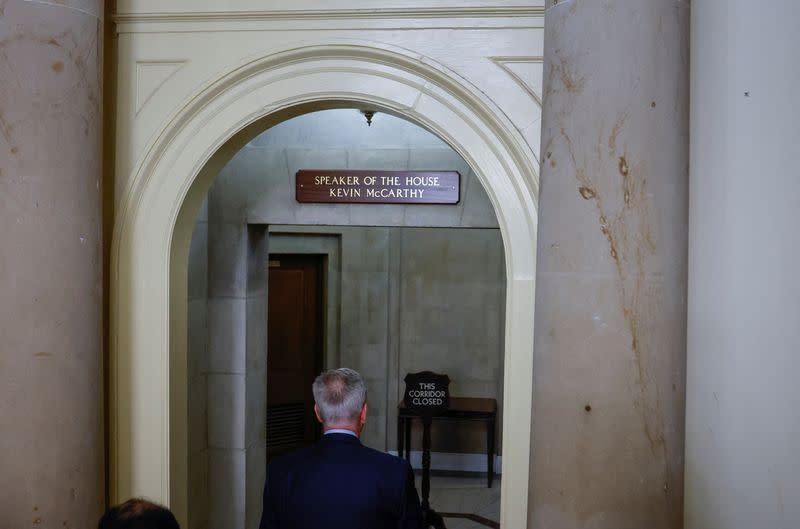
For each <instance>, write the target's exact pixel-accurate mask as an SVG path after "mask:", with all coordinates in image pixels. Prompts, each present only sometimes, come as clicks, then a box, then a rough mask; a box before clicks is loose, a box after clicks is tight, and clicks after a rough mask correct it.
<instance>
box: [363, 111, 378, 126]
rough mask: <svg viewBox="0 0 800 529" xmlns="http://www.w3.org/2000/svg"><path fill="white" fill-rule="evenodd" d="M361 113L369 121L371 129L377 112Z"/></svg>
mask: <svg viewBox="0 0 800 529" xmlns="http://www.w3.org/2000/svg"><path fill="white" fill-rule="evenodd" d="M361 113H362V114H363V115H364V117H365V118H366V119H367V126H368V127H371V126H372V118H373V117H374V116H375V114H376V113H377V112H376V111H375V110H362V111H361Z"/></svg>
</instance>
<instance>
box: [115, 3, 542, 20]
mask: <svg viewBox="0 0 800 529" xmlns="http://www.w3.org/2000/svg"><path fill="white" fill-rule="evenodd" d="M544 11H545V9H544V7H543V6H510V7H458V8H456V7H448V8H442V7H426V8H416V9H413V8H412V9H332V10H328V9H313V10H300V9H298V10H282V11H213V12H212V11H207V12H181V13H178V12H172V13H169V12H167V13H117V14H115V15H113V20H114V22H118V23H122V22H156V21H161V22H198V21H203V22H228V21H241V20H351V19H376V18H384V19H385V18H487V17H490V18H498V17H499V18H507V17H544Z"/></svg>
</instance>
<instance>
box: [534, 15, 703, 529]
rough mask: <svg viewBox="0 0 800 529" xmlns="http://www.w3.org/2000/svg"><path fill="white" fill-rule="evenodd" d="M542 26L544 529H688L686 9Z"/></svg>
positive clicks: (538, 325)
mask: <svg viewBox="0 0 800 529" xmlns="http://www.w3.org/2000/svg"><path fill="white" fill-rule="evenodd" d="M552 3H554V4H555V5H551V6H550V7H549V9H548V11H547V15H546V30H545V31H546V32H545V70H544V115H543V131H542V171H541V174H542V178H541V197H540V207H541V209H540V217H539V222H540V224H539V234H538V235H539V239H538V242H537V244H538V255H537V259H538V261H537V288H536V291H537V296H536V322H535V334H536V336H535V353H534V399H533V401H534V410H533V420H534V441H533V444H534V446H533V451H532V453H533V469H532V475H533V483H532V505H531V508H532V511H533V513H534V514H533V516H534V524H533V525H534V527H536V528H545V527H547V528H550V527H571V528H587V527H592V528H596V529H603V528H609V529H611V528H614V529H617V528H638V527H649V528H652V529H662V528H663V529H666V528H672V527H679V526H680V520H681V517H682V501H683V492H682V489H683V435H684V434H683V416H684V401H685V397H684V395H685V390H684V387H685V362H686V267H687V233H688V190H687V186H688V162H689V153H688V103H689V99H688V73H689V70H688V31H689V24H688V21H689V9H688V5H687V3H686V2H682V1H676V0H670V1H660V2H653V1H651V0H639V1H628V0H606V1H603V2H594V1H592V2H589V1H581V0H563V1H558V2H552Z"/></svg>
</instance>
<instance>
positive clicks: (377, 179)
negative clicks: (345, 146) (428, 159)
mask: <svg viewBox="0 0 800 529" xmlns="http://www.w3.org/2000/svg"><path fill="white" fill-rule="evenodd" d="M295 185H296V191H297V194H296V196H297V201H298V202H304V203H316V204H330V203H334V204H458V202H459V200H460V195H461V175H460V174H459V173H458V172H457V171H349V170H336V171H334V170H325V169H302V170H300V171H297V181H296V184H295Z"/></svg>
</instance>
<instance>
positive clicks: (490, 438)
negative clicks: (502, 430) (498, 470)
mask: <svg viewBox="0 0 800 529" xmlns="http://www.w3.org/2000/svg"><path fill="white" fill-rule="evenodd" d="M486 428H487V431H486V434H487V439H486V441H487V442H486V444H487V447H486V448H487V461H486V473H487V478H486V481H487V484H488V487H489V488H490V489H491V488H492V481H493V480H494V430H495V420H494V419H490V420H489V421H488V423H487V425H486Z"/></svg>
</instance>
